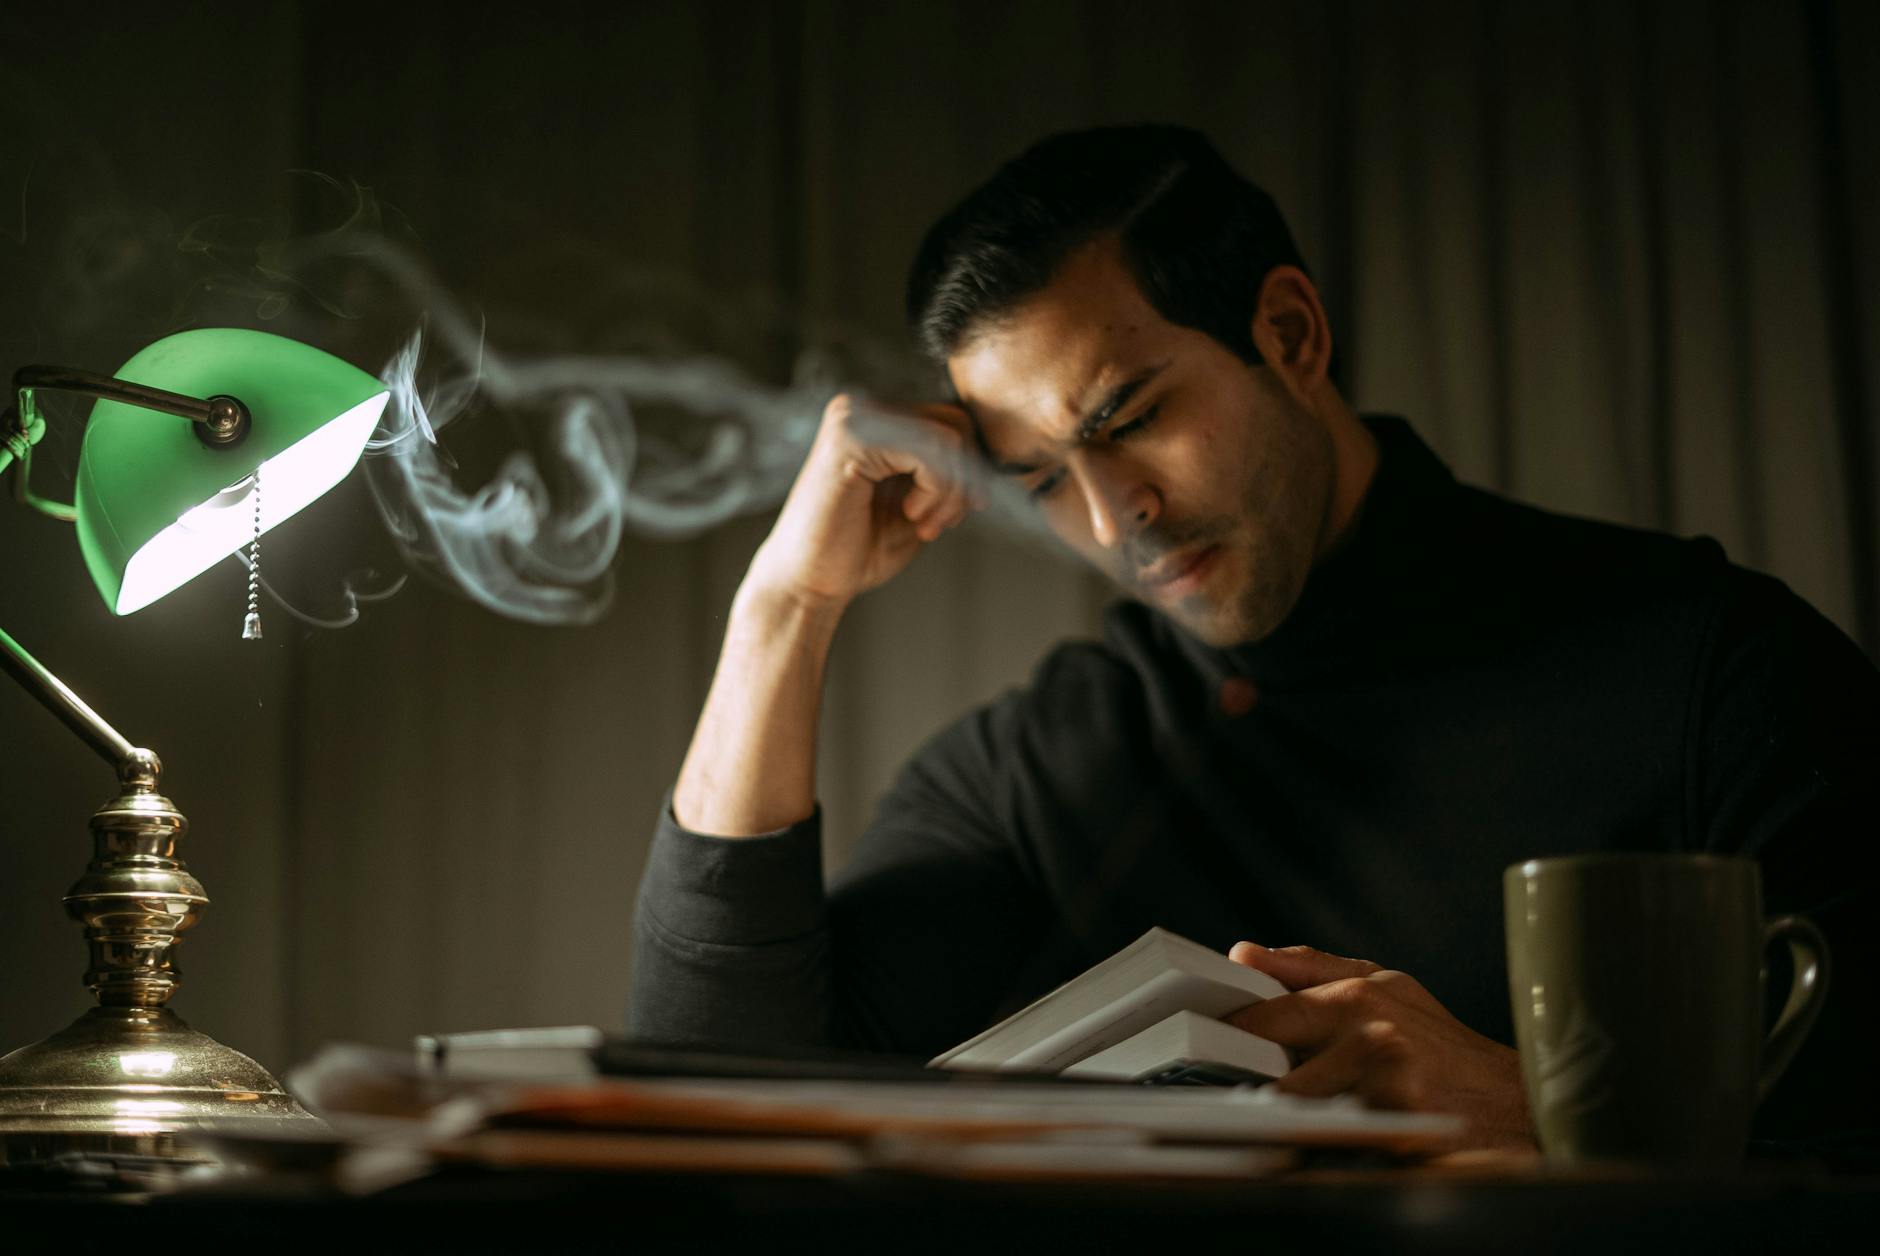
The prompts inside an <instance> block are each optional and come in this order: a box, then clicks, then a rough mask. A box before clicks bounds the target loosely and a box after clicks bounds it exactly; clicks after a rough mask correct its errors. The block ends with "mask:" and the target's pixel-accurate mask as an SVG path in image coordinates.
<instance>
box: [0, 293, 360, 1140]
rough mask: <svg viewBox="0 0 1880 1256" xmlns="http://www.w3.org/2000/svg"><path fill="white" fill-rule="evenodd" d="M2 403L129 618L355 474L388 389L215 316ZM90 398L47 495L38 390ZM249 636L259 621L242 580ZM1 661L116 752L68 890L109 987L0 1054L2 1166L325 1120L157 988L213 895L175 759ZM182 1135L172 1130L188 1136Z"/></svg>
mask: <svg viewBox="0 0 1880 1256" xmlns="http://www.w3.org/2000/svg"><path fill="white" fill-rule="evenodd" d="M14 386H15V391H16V395H17V405H16V406H14V407H9V408H8V409H7V410H6V412H5V413H4V415H3V416H0V474H4V473H5V471H6V470H7V468H8V467H9V466H10V465H11V464H12V463H14V462H16V461H17V462H18V463H19V464H20V465H19V468H18V470H17V471H16V479H15V482H14V487H15V496H16V497H17V499H18V500H19V501H20V503H21V504H22V505H25V506H27V507H30V508H32V509H36V510H39V511H41V512H42V513H46V514H50V515H53V516H54V517H56V518H60V519H66V520H70V521H71V522H73V523H75V524H76V525H77V529H78V542H79V549H80V551H81V552H82V553H83V554H84V557H85V564H86V566H87V567H89V568H90V569H91V575H92V579H93V580H94V581H95V582H96V583H97V585H98V591H99V592H100V593H101V594H102V595H103V596H104V600H105V604H106V605H107V606H109V607H110V608H111V609H112V610H113V611H114V612H115V613H117V614H119V615H128V614H129V613H131V612H132V611H135V610H137V609H139V608H141V607H144V606H148V605H149V604H150V603H151V602H154V601H156V600H157V599H158V598H160V597H162V596H164V595H165V594H167V593H169V592H171V591H172V590H174V589H176V588H178V587H179V586H181V585H183V584H184V583H186V582H187V581H189V580H191V579H192V578H194V577H195V576H197V575H200V574H201V573H202V572H204V571H206V570H208V569H209V568H210V567H211V566H213V565H214V564H215V563H216V562H217V561H219V560H220V559H222V558H224V557H226V556H228V555H230V554H233V553H235V552H236V551H238V550H240V549H241V548H243V547H244V546H248V545H255V544H257V542H258V539H259V537H260V535H261V534H262V533H264V532H266V531H267V530H268V529H270V528H272V527H273V526H274V525H275V524H277V523H280V522H281V521H282V520H284V519H286V518H288V517H289V516H291V515H293V514H294V513H295V512H296V511H298V510H300V509H301V507H303V506H305V505H307V504H308V503H310V502H312V501H313V500H314V499H315V498H317V497H319V496H320V495H321V494H323V493H325V492H326V491H327V490H328V489H330V488H332V487H333V486H334V485H336V484H338V483H339V482H340V481H341V480H342V479H344V478H345V477H346V475H347V473H348V472H350V471H351V470H352V468H353V467H354V466H355V465H356V464H357V463H358V461H359V456H360V454H361V453H362V452H363V451H364V449H365V446H366V442H367V440H368V439H369V438H370V437H371V435H372V430H373V428H374V427H375V426H376V425H377V423H378V419H379V414H380V412H381V411H382V410H383V409H384V407H385V402H386V397H387V392H386V388H385V386H384V385H383V384H382V383H380V382H379V381H378V380H377V379H375V378H373V377H372V376H371V375H369V374H367V373H366V372H364V371H361V370H359V369H358V368H356V367H354V366H351V365H349V364H348V363H345V362H342V361H340V360H339V359H338V358H335V357H333V356H331V355H330V354H327V353H323V352H321V351H320V350H318V349H313V348H309V347H308V346H306V345H303V344H300V343H298V342H296V341H293V340H288V339H285V338H283V337H280V336H274V335H269V334H267V333H265V332H258V331H245V330H240V329H234V328H204V329H199V330H195V331H185V332H180V333H178V334H176V335H173V336H169V337H166V338H165V339H163V340H159V341H157V342H156V343H155V344H153V345H150V346H149V347H148V348H146V349H144V350H143V351H142V352H141V353H138V354H137V355H136V356H135V357H133V358H131V360H130V361H128V362H126V363H125V364H124V366H123V367H122V368H121V369H120V370H119V371H118V372H117V375H116V376H115V377H112V376H104V375H94V374H90V373H87V372H82V371H73V370H66V369H63V368H59V367H43V366H29V367H26V368H24V369H22V370H21V371H19V372H18V374H17V375H15V377H14ZM41 392H68V393H77V394H80V395H83V396H88V397H93V398H95V399H96V404H95V405H94V406H93V407H92V411H91V417H90V420H89V423H88V424H87V426H86V428H85V441H84V449H83V453H82V454H81V456H80V462H79V470H78V484H77V493H76V499H75V501H74V502H73V503H72V504H71V505H66V504H64V503H59V502H50V501H46V500H44V499H42V498H39V497H37V496H35V495H34V493H33V491H32V488H31V486H30V473H31V455H32V448H33V446H34V445H35V444H36V443H37V442H38V440H39V438H40V437H41V436H42V435H43V434H44V432H45V421H44V419H43V418H42V417H41V416H40V413H39V407H38V405H37V403H36V401H35V394H36V393H41ZM242 635H243V636H244V637H258V636H259V635H260V619H259V616H258V614H257V606H256V601H255V584H254V580H253V578H252V576H251V579H250V584H249V602H248V617H247V620H246V622H245V623H244V626H243V631H242ZM0 665H3V666H4V667H5V669H6V671H7V672H8V673H9V674H10V675H12V676H13V677H14V678H15V679H16V680H18V681H19V682H20V683H21V684H22V685H24V686H25V687H26V689H27V690H28V691H29V692H30V693H32V694H33V696H35V697H36V698H38V699H39V701H40V702H41V703H43V704H44V705H45V706H46V708H47V709H48V710H50V711H51V712H52V713H53V714H54V715H56V716H58V717H59V719H61V720H62V721H64V723H65V724H66V726H67V727H69V728H70V729H71V730H72V731H73V732H75V733H77V734H78V736H79V737H80V738H81V739H83V740H84V741H85V743H86V744H87V745H89V746H90V747H91V748H92V749H93V750H95V751H97V752H98V753H99V754H100V755H102V756H103V757H104V758H105V759H106V760H107V761H108V762H109V763H110V764H111V765H112V767H113V768H114V769H115V770H116V772H117V779H118V792H117V796H116V797H114V798H112V799H111V800H110V801H109V802H107V803H105V804H104V805H103V806H102V807H100V808H99V809H98V811H97V812H96V813H95V814H94V815H93V816H92V818H91V832H92V841H93V855H92V860H91V863H90V864H89V865H87V867H86V869H85V872H84V875H83V876H81V877H80V878H79V880H78V883H77V884H76V885H74V886H73V887H72V889H71V892H70V893H68V894H67V895H66V897H65V909H66V912H67V914H69V915H70V916H71V917H72V918H73V919H75V920H77V921H78V922H79V923H81V924H82V925H83V926H84V928H85V940H86V942H87V943H89V945H90V948H91V964H90V967H89V968H88V970H87V971H86V973H85V982H86V984H87V985H88V986H89V987H90V988H91V990H92V991H93V993H95V994H96V995H97V998H98V1006H96V1007H94V1008H92V1009H91V1010H90V1011H88V1012H86V1013H85V1014H84V1015H83V1016H81V1017H80V1018H79V1019H78V1020H77V1021H76V1022H74V1023H73V1024H72V1025H71V1026H69V1027H68V1028H66V1029H64V1030H62V1031H60V1032H59V1033H56V1034H54V1035H52V1036H51V1037H50V1038H47V1039H45V1040H44V1041H41V1042H38V1043H35V1044H33V1045H32V1046H28V1047H22V1048H20V1049H19V1050H17V1051H14V1052H13V1053H12V1054H10V1055H7V1056H5V1057H0V1164H23V1163H35V1162H41V1161H44V1160H46V1159H48V1158H50V1157H51V1156H53V1155H58V1154H61V1153H65V1152H71V1151H75V1150H77V1151H93V1152H102V1153H106V1154H113V1153H124V1154H135V1155H155V1156H163V1157H180V1158H188V1157H191V1156H193V1155H194V1154H196V1153H195V1152H194V1151H193V1150H192V1149H191V1148H190V1146H189V1142H188V1134H189V1132H190V1131H191V1130H195V1129H201V1128H203V1127H205V1126H209V1125H215V1124H220V1123H223V1122H228V1121H244V1122H246V1121H272V1122H281V1121H289V1122H291V1121H309V1120H311V1119H312V1118H311V1117H309V1116H308V1115H307V1113H306V1112H305V1111H304V1110H303V1109H302V1108H301V1107H300V1105H299V1104H297V1103H295V1102H294V1100H293V1098H292V1097H291V1096H289V1095H288V1094H287V1092H286V1091H284V1090H283V1089H282V1088H281V1085H280V1083H279V1082H277V1081H275V1080H274V1078H273V1077H271V1076H270V1075H269V1074H268V1072H267V1070H265V1069H263V1068H262V1067H261V1066H260V1065H258V1064H256V1063H255V1062H254V1061H253V1060H251V1059H249V1058H248V1057H247V1056H245V1055H243V1054H241V1053H240V1052H238V1051H234V1050H231V1049H230V1048H228V1047H225V1046H223V1045H221V1044H220V1043H218V1042H216V1041H215V1040H214V1039H212V1038H210V1037H208V1036H207V1035H205V1034H201V1033H198V1032H196V1031H195V1030H193V1029H191V1028H189V1027H188V1026H187V1025H186V1024H185V1023H184V1022H183V1021H182V1019H181V1018H180V1017H178V1016H177V1015H176V1014H175V1013H174V1012H171V1011H170V1010H169V1009H168V1008H167V1007H165V1004H166V1003H167V1002H168V1000H169V998H170V995H171V994H172V993H173V992H174V990H175V989H176V985H177V982H178V978H179V975H180V974H179V973H178V970H177V968H176V965H175V963H174V960H173V952H174V951H175V948H176V945H177V935H178V934H180V933H182V932H183V931H184V930H186V929H188V928H189V927H190V926H191V925H193V924H194V923H195V921H196V918H197V916H198V915H200V914H201V911H202V909H203V907H204V906H206V905H207V903H208V901H209V900H208V899H207V898H205V897H204V895H203V890H202V885H201V883H199V882H198V881H197V880H196V879H195V878H194V877H192V876H190V875H189V872H188V871H187V870H186V869H185V867H184V866H183V864H182V863H181V861H179V860H178V859H176V857H175V847H176V840H177V838H179V837H181V836H182V834H183V832H184V831H185V830H186V829H187V827H188V821H187V820H185V819H184V818H183V815H182V813H180V812H179V811H177V810H176V807H175V806H174V805H173V804H172V803H171V802H170V800H169V799H167V798H165V797H164V796H163V795H162V794H161V793H159V792H158V788H157V778H158V773H159V772H160V770H161V765H160V763H159V762H158V760H157V756H156V755H154V754H152V753H151V752H150V751H149V750H147V749H144V748H142V747H138V746H134V745H132V744H131V743H130V741H128V740H127V739H126V738H125V737H124V736H123V735H122V734H120V733H119V732H117V730H116V729H114V728H112V727H111V725H109V724H108V723H106V722H105V721H104V720H103V719H102V718H100V717H99V716H98V714H97V713H96V712H95V711H93V710H92V709H91V708H90V707H89V706H87V705H86V704H85V702H84V701H83V700H82V699H80V698H79V697H78V695H77V694H75V693H73V692H72V691H71V690H70V689H69V688H67V687H66V686H65V684H64V683H63V682H61V681H60V680H59V679H58V678H57V677H56V676H54V675H53V674H52V673H51V672H49V671H47V670H46V669H45V668H44V667H43V666H41V665H40V664H39V662H38V661H37V660H35V659H34V658H33V657H32V656H31V655H30V654H28V653H27V652H26V651H25V650H24V649H23V648H21V646H20V645H19V644H18V643H17V642H15V641H14V640H13V638H12V637H10V636H8V635H7V634H6V633H4V632H0ZM179 1135H181V1139H180V1141H179V1138H178V1136H179Z"/></svg>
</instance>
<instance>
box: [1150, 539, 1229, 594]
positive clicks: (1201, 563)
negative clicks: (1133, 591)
mask: <svg viewBox="0 0 1880 1256" xmlns="http://www.w3.org/2000/svg"><path fill="white" fill-rule="evenodd" d="M1219 552H1220V546H1218V545H1203V546H1201V547H1200V548H1199V549H1192V550H1187V551H1185V552H1183V553H1180V554H1177V555H1175V556H1174V557H1172V558H1166V559H1163V560H1162V561H1161V562H1159V563H1157V564H1156V565H1155V566H1153V567H1151V568H1149V569H1148V570H1147V571H1144V572H1142V573H1141V574H1140V575H1138V576H1137V577H1136V579H1137V580H1138V581H1140V582H1141V584H1142V585H1143V586H1144V587H1145V588H1149V589H1154V590H1157V591H1158V592H1161V591H1166V590H1172V589H1175V588H1177V587H1179V586H1181V585H1183V584H1186V583H1188V582H1189V577H1191V576H1199V575H1201V574H1202V569H1203V568H1204V567H1206V566H1207V565H1208V563H1209V562H1211V561H1212V560H1213V558H1214V556H1215V554H1217V553H1219Z"/></svg>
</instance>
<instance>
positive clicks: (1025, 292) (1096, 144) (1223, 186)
mask: <svg viewBox="0 0 1880 1256" xmlns="http://www.w3.org/2000/svg"><path fill="white" fill-rule="evenodd" d="M1105 235H1115V236H1117V237H1118V238H1119V239H1120V240H1121V241H1122V246H1123V255H1124V257H1125V259H1126V260H1127V261H1128V264H1129V266H1130V269H1131V270H1132V271H1133V272H1134V274H1135V278H1136V283H1137V285H1138V286H1139V287H1140V288H1141V289H1142V293H1143V295H1144V296H1145V297H1147V298H1148V300H1149V303H1150V304H1151V305H1153V306H1154V307H1155V309H1156V312H1157V313H1159V314H1161V315H1162V317H1163V318H1166V319H1167V320H1168V321H1169V322H1171V323H1174V324H1176V325H1178V326H1182V327H1192V328H1194V329H1195V330H1197V331H1201V332H1205V333H1206V334H1208V335H1209V336H1212V337H1213V338H1214V339H1215V340H1218V341H1219V342H1220V343H1221V344H1223V345H1225V346H1226V347H1227V349H1228V351H1229V352H1231V353H1233V354H1234V355H1235V356H1237V357H1239V358H1240V359H1241V360H1243V361H1245V362H1248V363H1250V364H1253V365H1258V364H1259V362H1260V354H1259V351H1258V350H1257V349H1255V348H1254V345H1253V334H1252V327H1253V315H1254V308H1255V304H1256V302H1257V300H1258V298H1259V293H1260V284H1261V283H1262V281H1264V280H1265V278H1266V276H1267V272H1269V271H1271V270H1272V269H1273V268H1274V267H1275V266H1282V265H1291V266H1297V267H1299V268H1300V269H1301V270H1303V269H1305V263H1304V262H1303V261H1302V260H1301V259H1300V257H1299V250H1298V248H1297V247H1296V246H1295V245H1294V244H1293V238H1292V233H1291V232H1290V231H1288V230H1287V229H1286V222H1285V219H1283V218H1281V217H1280V213H1279V209H1278V207H1276V206H1275V205H1274V204H1273V198H1272V197H1270V196H1268V195H1267V194H1266V192H1264V191H1263V190H1261V189H1260V188H1259V187H1257V186H1256V185H1255V184H1253V183H1251V182H1249V181H1248V180H1247V179H1245V178H1243V177H1242V176H1241V175H1240V174H1238V173H1237V172H1236V171H1235V170H1234V169H1233V167H1231V166H1229V165H1228V164H1227V162H1226V160H1225V159H1223V158H1222V156H1221V154H1220V153H1219V152H1217V151H1216V150H1215V148H1214V146H1213V145H1212V144H1210V143H1209V142H1208V140H1207V138H1206V137H1205V136H1203V135H1202V134H1201V133H1200V132H1198V131H1192V130H1189V129H1188V128H1186V127H1175V126H1126V127H1099V128H1096V129H1092V130H1086V131H1070V132H1066V133H1065V134H1062V135H1053V136H1050V137H1048V138H1046V139H1043V140H1040V141H1039V142H1038V143H1036V144H1034V145H1032V146H1031V147H1030V148H1028V149H1026V150H1025V151H1024V152H1023V153H1020V154H1019V155H1018V156H1017V157H1015V158H1013V159H1012V160H1011V161H1009V162H1007V163H1006V164H1005V165H1004V166H1002V167H1000V168H999V170H998V172H997V173H996V174H994V175H993V176H992V178H991V179H989V180H987V182H986V183H984V184H983V185H981V186H980V187H978V188H976V189H974V190H973V192H972V193H971V194H969V195H968V196H967V197H966V199H965V200H963V201H961V202H960V203H959V204H958V205H956V206H954V207H953V208H952V209H951V210H949V211H948V212H947V214H946V215H945V216H944V217H943V218H941V219H940V221H939V222H937V223H935V224H934V225H933V227H932V228H931V229H930V230H929V231H928V232H927V237H926V239H925V240H923V241H922V243H921V246H920V251H919V253H917V254H916V255H915V257H914V266H913V270H912V271H911V273H910V274H909V276H908V283H907V320H908V324H909V326H910V328H911V329H912V330H913V333H914V336H915V338H916V339H917V340H918V342H919V344H920V349H921V351H922V352H923V353H925V354H926V355H927V356H928V357H929V358H931V359H932V360H933V361H935V362H944V361H945V360H946V359H947V358H948V357H950V356H951V355H952V354H953V353H954V352H955V351H956V350H957V349H958V348H959V347H960V346H961V345H962V344H963V343H965V342H966V341H967V340H968V339H969V338H970V337H971V336H973V335H974V334H975V333H977V332H978V331H980V330H982V329H984V327H985V326H986V325H987V323H988V322H989V321H991V320H995V319H997V318H998V317H1000V316H1001V315H1003V314H1004V313H1006V312H1007V311H1009V310H1010V309H1011V308H1012V306H1014V305H1016V304H1017V303H1018V302H1020V301H1022V300H1023V299H1024V298H1026V297H1027V296H1030V295H1031V294H1033V293H1035V292H1037V291H1039V290H1040V289H1042V288H1044V287H1045V286H1046V285H1047V284H1049V283H1050V281H1051V278H1052V276H1054V275H1055V274H1056V273H1057V271H1058V268H1059V267H1060V266H1061V265H1063V263H1064V261H1065V260H1066V259H1067V258H1068V257H1069V256H1070V255H1071V254H1072V253H1073V252H1075V251H1076V250H1077V249H1078V248H1080V247H1081V246H1083V245H1084V244H1086V243H1089V242H1090V241H1092V240H1095V239H1097V238H1099V237H1101V236H1105Z"/></svg>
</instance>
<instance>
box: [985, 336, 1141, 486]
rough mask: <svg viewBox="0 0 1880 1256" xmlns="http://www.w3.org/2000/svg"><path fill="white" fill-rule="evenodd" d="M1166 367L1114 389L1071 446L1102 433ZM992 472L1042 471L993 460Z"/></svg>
mask: <svg viewBox="0 0 1880 1256" xmlns="http://www.w3.org/2000/svg"><path fill="white" fill-rule="evenodd" d="M1166 366H1168V363H1167V362H1157V363H1155V364H1154V365H1153V366H1146V367H1144V368H1143V369H1142V370H1140V371H1137V372H1136V373H1135V374H1134V375H1132V376H1130V377H1129V378H1128V379H1126V380H1124V381H1123V382H1122V383H1120V384H1118V385H1117V386H1116V387H1114V388H1112V389H1111V390H1110V391H1109V393H1108V394H1107V395H1106V396H1105V397H1104V398H1103V400H1102V401H1101V402H1099V403H1098V404H1097V405H1096V406H1095V407H1094V408H1093V409H1092V410H1091V411H1090V413H1088V414H1086V415H1085V416H1084V417H1083V420H1082V422H1080V423H1078V425H1077V435H1076V436H1075V437H1074V438H1073V439H1072V440H1071V441H1069V442H1068V444H1071V445H1080V444H1083V443H1084V442H1085V441H1088V440H1090V439H1091V438H1092V437H1094V436H1095V435H1096V434H1097V433H1098V432H1101V431H1102V430H1103V427H1104V425H1105V424H1106V423H1108V422H1109V421H1110V420H1111V419H1113V418H1115V417H1116V414H1117V411H1119V410H1121V409H1122V408H1123V407H1124V406H1126V405H1128V404H1129V402H1130V399H1131V398H1132V397H1134V396H1135V395H1136V394H1137V393H1139V392H1141V391H1142V390H1143V389H1144V388H1146V387H1147V386H1148V384H1149V381H1151V380H1153V379H1154V378H1155V377H1156V376H1157V375H1159V374H1161V373H1162V370H1163V368H1164V367H1166ZM980 444H981V446H982V447H983V446H984V444H985V438H984V437H983V436H982V437H981V438H980ZM986 456H987V457H988V458H991V457H992V451H991V450H990V449H987V450H986ZM992 468H993V470H995V471H997V472H999V473H1000V474H1001V475H1030V474H1031V473H1032V472H1033V471H1036V470H1037V469H1038V466H1037V464H1036V463H1031V462H1000V461H999V460H998V459H996V458H993V459H992Z"/></svg>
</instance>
